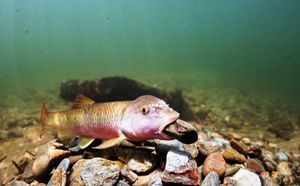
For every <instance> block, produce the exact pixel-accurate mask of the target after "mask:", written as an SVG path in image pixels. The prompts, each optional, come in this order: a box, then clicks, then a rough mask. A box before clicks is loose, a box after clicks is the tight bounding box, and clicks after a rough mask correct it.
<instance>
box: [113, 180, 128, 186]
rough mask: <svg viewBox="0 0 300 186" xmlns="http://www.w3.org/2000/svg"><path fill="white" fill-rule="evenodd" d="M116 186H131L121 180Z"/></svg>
mask: <svg viewBox="0 0 300 186" xmlns="http://www.w3.org/2000/svg"><path fill="white" fill-rule="evenodd" d="M116 186H130V185H129V183H127V182H126V181H123V180H119V181H118V183H117V184H116Z"/></svg>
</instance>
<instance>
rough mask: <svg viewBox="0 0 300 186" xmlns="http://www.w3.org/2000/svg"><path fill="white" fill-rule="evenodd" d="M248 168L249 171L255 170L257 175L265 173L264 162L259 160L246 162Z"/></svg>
mask: <svg viewBox="0 0 300 186" xmlns="http://www.w3.org/2000/svg"><path fill="white" fill-rule="evenodd" d="M246 167H247V168H248V169H251V170H254V171H255V172H256V173H257V174H260V173H261V172H264V171H265V168H264V166H263V164H262V162H261V161H260V160H258V159H248V160H247V162H246Z"/></svg>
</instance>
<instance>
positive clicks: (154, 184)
mask: <svg viewBox="0 0 300 186" xmlns="http://www.w3.org/2000/svg"><path fill="white" fill-rule="evenodd" d="M161 177H162V175H161V173H158V174H156V175H154V176H153V177H152V178H151V180H150V182H149V184H148V186H162V185H163V183H162V180H161Z"/></svg>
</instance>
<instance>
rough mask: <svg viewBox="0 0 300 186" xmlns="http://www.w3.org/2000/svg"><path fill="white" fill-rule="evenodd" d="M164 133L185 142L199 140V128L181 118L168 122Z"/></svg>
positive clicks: (189, 142)
mask: <svg viewBox="0 0 300 186" xmlns="http://www.w3.org/2000/svg"><path fill="white" fill-rule="evenodd" d="M162 133H163V134H165V135H167V136H170V137H171V138H174V139H177V140H178V141H180V142H182V143H185V144H191V143H194V142H196V141H197V140H198V133H197V129H196V128H195V127H194V126H193V125H192V124H190V123H188V122H185V121H183V120H181V119H176V120H174V121H173V122H171V123H169V124H167V125H166V126H165V127H164V129H163V131H162Z"/></svg>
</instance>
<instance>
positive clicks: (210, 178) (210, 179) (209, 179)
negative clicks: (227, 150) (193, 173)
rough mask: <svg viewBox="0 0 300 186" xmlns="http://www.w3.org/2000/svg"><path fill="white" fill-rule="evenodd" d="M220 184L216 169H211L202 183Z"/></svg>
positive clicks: (202, 185) (206, 184) (215, 185)
mask: <svg viewBox="0 0 300 186" xmlns="http://www.w3.org/2000/svg"><path fill="white" fill-rule="evenodd" d="M218 185H220V180H219V176H218V174H217V173H216V172H215V171H211V172H210V173H209V174H208V175H207V176H206V177H205V178H204V180H203V182H202V183H201V186H218Z"/></svg>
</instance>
